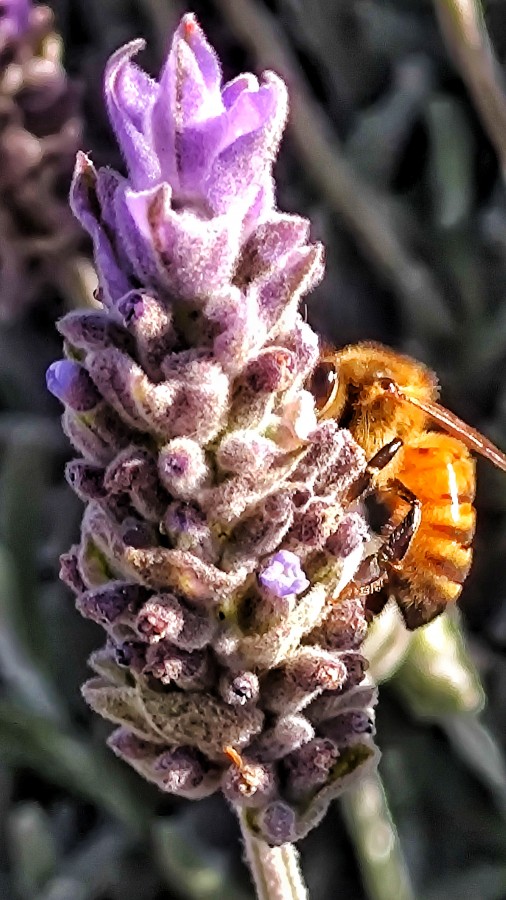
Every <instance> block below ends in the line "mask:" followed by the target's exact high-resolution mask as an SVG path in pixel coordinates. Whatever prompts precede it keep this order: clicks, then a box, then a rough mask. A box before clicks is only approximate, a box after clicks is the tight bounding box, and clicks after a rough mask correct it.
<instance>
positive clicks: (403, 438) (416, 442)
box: [309, 343, 506, 629]
mask: <svg viewBox="0 0 506 900" xmlns="http://www.w3.org/2000/svg"><path fill="white" fill-rule="evenodd" d="M309 387H310V390H311V391H312V393H313V396H314V398H315V403H316V407H317V411H318V416H319V418H320V419H328V418H332V419H336V421H338V422H339V424H340V425H341V426H343V427H346V428H348V429H349V430H350V431H351V434H352V435H353V437H354V439H355V440H356V441H357V443H358V444H359V446H361V447H362V449H363V450H364V451H365V454H366V458H367V459H368V460H369V462H368V463H367V466H366V468H365V471H364V473H363V475H362V476H361V477H360V478H359V479H358V481H357V483H356V485H354V487H353V488H352V490H351V491H350V495H349V498H348V499H349V500H350V501H353V500H358V499H359V498H365V497H366V496H367V495H368V494H373V495H374V496H375V497H376V498H377V499H378V500H379V501H380V503H381V504H383V505H384V506H385V507H386V509H387V512H388V515H389V520H388V523H387V525H386V527H385V529H384V531H383V538H384V540H383V543H382V545H381V547H380V549H379V550H378V551H377V552H376V553H375V554H373V555H371V556H368V557H367V558H366V559H365V560H364V561H363V563H362V565H361V567H360V568H359V571H358V572H357V574H356V576H355V585H356V586H358V587H359V589H360V591H361V592H362V593H365V594H368V595H369V597H368V600H367V607H368V609H369V611H370V612H371V614H374V613H377V612H379V611H380V610H381V609H382V608H383V606H384V605H385V603H386V602H387V600H388V598H389V597H390V596H394V597H395V599H396V601H397V604H398V606H399V608H400V610H401V613H402V615H403V617H404V621H405V623H406V626H407V628H409V629H414V628H418V627H419V626H420V625H425V624H426V623H427V622H430V621H431V620H432V619H434V618H435V617H436V616H438V615H439V614H440V613H441V612H442V611H443V610H444V609H445V608H446V606H447V604H449V603H453V602H455V601H456V600H457V598H458V597H459V595H460V592H461V590H462V585H463V583H464V581H465V579H466V577H467V575H468V572H469V568H470V565H471V559H472V548H471V543H472V540H473V536H474V529H475V518H476V514H475V509H474V507H473V500H474V494H475V485H476V476H475V463H474V460H473V458H472V456H471V452H470V451H474V452H476V453H479V454H481V455H482V456H484V457H486V459H488V460H490V462H492V463H493V464H494V465H496V466H497V467H498V468H499V469H502V470H503V471H506V456H505V455H504V454H503V453H502V452H501V451H500V450H498V449H497V447H495V446H494V445H493V444H492V443H491V442H490V441H489V440H487V438H486V437H484V436H483V435H482V434H480V433H479V432H478V431H475V430H474V428H471V427H470V426H469V425H467V424H466V423H465V422H463V421H462V420H461V419H459V418H458V417H457V416H455V415H454V414H453V413H451V412H450V411H449V410H447V409H445V408H444V407H443V406H440V405H439V403H438V402H437V399H438V393H439V392H438V383H437V379H436V376H435V375H434V374H433V373H432V372H431V371H430V370H429V369H427V368H426V367H425V366H423V365H422V364H421V363H419V362H416V361H415V360H413V359H411V358H410V357H409V356H402V355H401V354H399V353H396V352H395V351H393V350H389V349H388V348H387V347H383V346H381V345H380V344H374V343H361V344H355V345H351V346H348V347H345V348H344V349H343V350H338V351H330V352H329V351H324V352H323V353H322V356H321V358H320V361H319V363H318V365H317V366H316V369H315V370H314V372H313V375H312V378H311V383H310V385H309ZM433 425H436V426H437V428H438V429H440V430H434V429H433V427H432V426H433Z"/></svg>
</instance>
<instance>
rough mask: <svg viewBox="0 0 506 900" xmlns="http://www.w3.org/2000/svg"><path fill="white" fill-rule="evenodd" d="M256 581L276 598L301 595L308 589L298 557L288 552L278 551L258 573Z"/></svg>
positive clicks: (307, 582)
mask: <svg viewBox="0 0 506 900" xmlns="http://www.w3.org/2000/svg"><path fill="white" fill-rule="evenodd" d="M258 580H259V582H260V584H261V585H263V587H265V588H267V590H269V591H271V592H272V593H273V594H275V595H276V597H289V596H291V595H292V594H301V593H302V591H305V590H306V588H307V587H309V581H308V579H307V578H306V576H305V574H304V572H303V570H302V568H301V565H300V560H299V557H298V556H297V555H296V554H295V553H291V552H290V550H280V551H279V553H275V554H274V556H272V557H271V559H270V561H269V564H268V565H267V566H266V567H265V568H264V569H263V570H262V571H261V572H260V574H259V576H258Z"/></svg>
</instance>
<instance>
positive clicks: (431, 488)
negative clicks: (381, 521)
mask: <svg viewBox="0 0 506 900" xmlns="http://www.w3.org/2000/svg"><path fill="white" fill-rule="evenodd" d="M397 478H398V480H399V481H400V482H401V483H402V484H403V485H405V487H407V488H409V490H410V491H412V493H413V494H414V495H415V496H416V497H417V498H418V500H419V501H420V503H421V522H420V525H419V528H418V530H417V532H416V534H415V535H414V537H413V540H412V542H411V544H410V547H409V549H408V551H407V553H406V556H405V557H404V560H403V561H402V564H401V567H400V569H401V570H400V572H399V573H393V574H392V577H391V581H390V588H391V592H392V593H393V594H394V596H395V597H396V599H397V602H398V603H399V606H400V607H401V610H402V612H403V615H404V617H405V619H406V623H407V625H408V627H410V628H415V627H417V626H418V625H421V624H423V623H424V622H429V621H430V620H431V619H433V618H434V617H435V616H436V615H438V613H440V612H441V611H442V610H443V609H444V608H445V607H446V605H447V604H448V603H452V602H454V601H455V600H457V598H458V596H459V594H460V592H461V589H462V584H463V583H464V581H465V579H466V577H467V575H468V572H469V568H470V565H471V559H472V550H471V546H470V545H471V541H472V539H473V535H474V527H475V510H474V507H473V505H472V501H473V499H474V493H475V464H474V460H473V459H472V457H471V455H470V454H469V452H468V450H467V448H466V447H465V446H464V445H463V444H462V443H461V442H460V441H459V440H457V439H456V438H453V437H450V436H449V435H447V434H440V433H439V432H434V431H427V432H425V433H423V434H421V435H420V436H419V437H417V438H415V439H414V440H413V441H412V442H410V443H409V444H408V445H405V446H404V451H403V458H402V463H401V467H400V469H399V471H398V473H397ZM393 504H394V518H395V519H397V518H398V517H399V516H400V515H402V510H401V507H403V511H404V514H405V505H403V504H399V502H396V501H395V500H394V501H393Z"/></svg>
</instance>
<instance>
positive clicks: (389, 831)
mask: <svg viewBox="0 0 506 900" xmlns="http://www.w3.org/2000/svg"><path fill="white" fill-rule="evenodd" d="M341 803H342V805H343V809H344V814H345V819H346V823H347V826H348V830H349V832H350V836H351V838H352V840H353V843H354V845H355V852H356V854H357V858H358V863H359V865H360V869H361V872H362V877H363V880H364V885H365V888H366V891H367V896H368V897H369V900H392V898H394V897H395V900H414V893H413V889H412V886H411V883H410V880H409V875H408V871H407V868H406V864H405V862H404V858H403V855H402V851H401V847H400V844H399V838H398V835H397V831H396V828H395V825H394V823H393V821H392V817H391V815H390V810H389V809H388V803H387V799H386V797H385V791H384V789H383V784H382V782H381V778H380V776H379V775H378V774H377V773H375V774H374V775H370V776H368V777H366V778H363V779H362V781H360V782H359V784H358V785H357V786H356V787H353V788H350V789H349V790H348V791H346V793H345V794H343V797H342V798H341Z"/></svg>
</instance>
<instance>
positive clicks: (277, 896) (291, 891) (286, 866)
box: [239, 813, 309, 900]
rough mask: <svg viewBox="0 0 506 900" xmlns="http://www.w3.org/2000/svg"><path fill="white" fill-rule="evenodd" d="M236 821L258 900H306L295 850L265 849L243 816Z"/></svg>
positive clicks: (291, 848)
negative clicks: (238, 824)
mask: <svg viewBox="0 0 506 900" xmlns="http://www.w3.org/2000/svg"><path fill="white" fill-rule="evenodd" d="M239 822H240V824H241V831H242V835H243V839H244V847H245V850H246V859H247V862H248V865H249V868H250V871H251V877H252V879H253V882H254V884H255V888H256V893H257V898H258V900H309V894H308V892H307V888H306V886H305V884H304V881H303V879H302V874H301V871H300V867H299V854H298V853H297V850H296V849H295V847H294V846H293V845H292V844H283V845H282V846H281V847H269V846H268V845H267V844H266V843H264V841H259V840H257V838H256V837H254V836H253V834H252V833H251V831H250V829H249V828H248V825H247V823H246V819H245V816H244V814H243V813H239Z"/></svg>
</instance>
